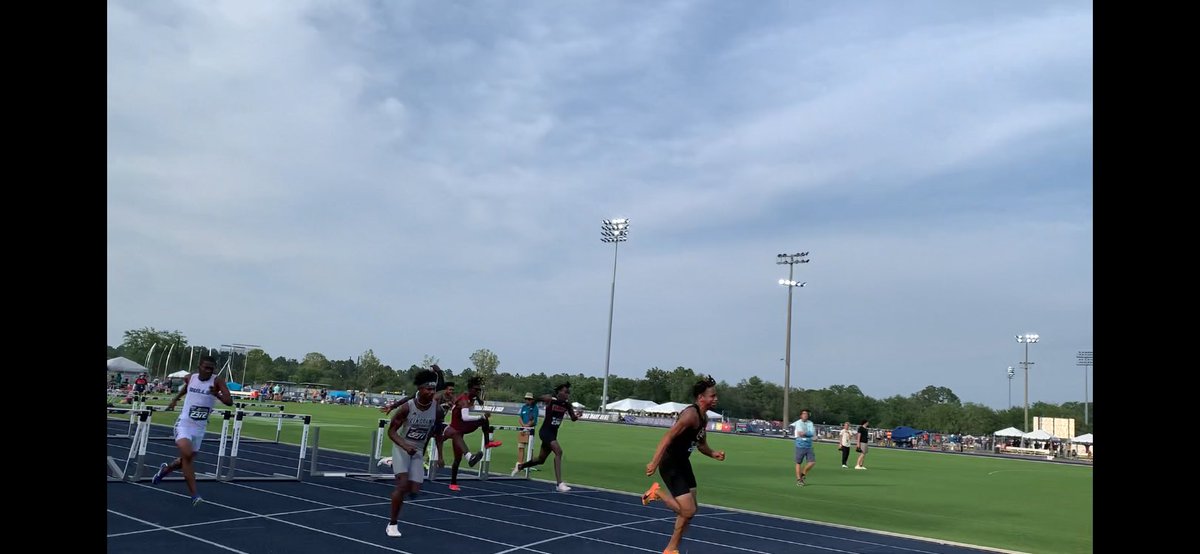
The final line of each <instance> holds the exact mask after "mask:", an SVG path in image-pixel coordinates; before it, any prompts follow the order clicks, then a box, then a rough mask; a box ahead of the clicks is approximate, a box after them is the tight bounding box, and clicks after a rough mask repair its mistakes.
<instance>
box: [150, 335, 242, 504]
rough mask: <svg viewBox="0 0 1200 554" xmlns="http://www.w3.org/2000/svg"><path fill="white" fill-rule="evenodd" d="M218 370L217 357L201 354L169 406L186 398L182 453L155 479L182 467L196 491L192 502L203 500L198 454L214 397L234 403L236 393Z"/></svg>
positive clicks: (180, 424)
mask: <svg viewBox="0 0 1200 554" xmlns="http://www.w3.org/2000/svg"><path fill="white" fill-rule="evenodd" d="M216 370H217V360H216V359H214V358H213V357H212V356H210V355H205V356H201V357H200V365H199V366H198V368H197V371H196V373H190V374H188V375H186V376H185V377H184V378H183V386H182V387H180V389H179V393H178V394H176V395H175V398H172V399H171V402H170V403H169V404H167V410H168V411H170V410H174V409H175V404H176V403H177V402H179V399H180V398H183V408H181V409H180V410H179V418H178V419H176V420H175V446H176V447H178V448H179V457H178V458H175V459H174V460H172V461H171V463H169V464H162V465H160V466H159V467H158V473H156V474H154V479H153V480H152V482H153V483H154V484H155V485H157V484H159V483H160V482H162V480H163V477H166V476H167V475H168V474H170V473H171V472H172V471H175V470H177V469H178V470H181V472H182V473H183V480H184V481H185V482H187V488H188V492H190V493H191V494H192V505H193V506H195V505H197V504H199V503H200V502H201V498H200V494H199V493H197V492H196V465H195V460H196V454H198V453H199V452H200V444H201V442H203V441H204V432H205V429H206V428H207V427H208V416H209V414H211V413H212V407H213V404H214V401H216V400H220V401H221V402H222V403H224V404H225V405H226V406H232V405H233V395H231V394H229V387H228V386H226V385H225V379H224V378H223V377H221V376H219V375H214V374H213V373H214V372H216Z"/></svg>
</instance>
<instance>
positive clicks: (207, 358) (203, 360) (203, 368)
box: [198, 354, 217, 381]
mask: <svg viewBox="0 0 1200 554" xmlns="http://www.w3.org/2000/svg"><path fill="white" fill-rule="evenodd" d="M216 370H217V360H216V358H213V357H212V356H211V355H208V354H205V355H203V356H200V365H199V366H198V371H199V372H200V380H201V381H207V380H208V378H209V377H212V374H213V372H214V371H216Z"/></svg>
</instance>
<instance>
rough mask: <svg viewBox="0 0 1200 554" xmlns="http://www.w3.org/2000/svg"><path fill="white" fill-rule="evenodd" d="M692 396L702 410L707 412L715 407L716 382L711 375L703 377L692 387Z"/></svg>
mask: <svg viewBox="0 0 1200 554" xmlns="http://www.w3.org/2000/svg"><path fill="white" fill-rule="evenodd" d="M692 396H693V397H694V398H695V399H696V404H697V405H698V406H700V409H702V410H708V409H709V408H712V407H713V406H715V405H717V381H716V380H715V379H713V378H712V375H705V376H703V377H701V378H700V380H699V381H696V384H695V385H692Z"/></svg>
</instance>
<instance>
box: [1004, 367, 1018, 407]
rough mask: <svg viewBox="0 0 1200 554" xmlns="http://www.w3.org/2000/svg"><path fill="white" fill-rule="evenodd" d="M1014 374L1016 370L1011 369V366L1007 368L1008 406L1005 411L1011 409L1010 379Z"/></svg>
mask: <svg viewBox="0 0 1200 554" xmlns="http://www.w3.org/2000/svg"><path fill="white" fill-rule="evenodd" d="M1016 373H1017V370H1015V369H1013V366H1008V406H1006V407H1005V409H1007V408H1011V407H1012V379H1013V375H1016Z"/></svg>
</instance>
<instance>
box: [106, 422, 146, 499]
mask: <svg viewBox="0 0 1200 554" xmlns="http://www.w3.org/2000/svg"><path fill="white" fill-rule="evenodd" d="M126 412H128V413H129V414H130V419H131V420H134V421H136V422H137V423H136V428H135V429H134V431H133V432H132V433H130V434H129V435H128V436H120V437H118V438H129V439H132V440H131V441H130V444H129V453H128V454H127V455H126V456H125V465H124V466H123V467H117V463H116V461H115V460H113V457H112V456H106V457H107V458H108V482H110V483H112V482H122V481H129V482H133V481H136V480H137V479H138V478H139V477H140V476H141V473H142V466H143V465H144V464H145V460H146V434H147V433H149V431H150V429H149V424H148V420H149V419H150V412H149V411H148V410H134V409H132V408H108V413H110V414H114V413H116V414H123V413H126ZM109 437H110V438H112V435H109ZM130 464H133V471H130V470H129V466H130Z"/></svg>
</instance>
